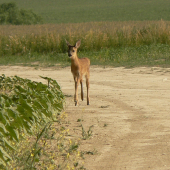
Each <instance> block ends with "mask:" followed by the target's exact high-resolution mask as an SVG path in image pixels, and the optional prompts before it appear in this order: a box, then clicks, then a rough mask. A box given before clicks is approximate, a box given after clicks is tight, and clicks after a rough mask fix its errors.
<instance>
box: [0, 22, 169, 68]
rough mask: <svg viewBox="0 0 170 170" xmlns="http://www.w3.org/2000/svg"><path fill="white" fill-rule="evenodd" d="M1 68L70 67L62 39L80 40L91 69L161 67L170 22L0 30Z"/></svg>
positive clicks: (166, 59)
mask: <svg viewBox="0 0 170 170" xmlns="http://www.w3.org/2000/svg"><path fill="white" fill-rule="evenodd" d="M0 28H1V29H0V30H1V31H0V64H1V65H10V64H12V65H14V64H17V65H20V64H22V65H33V66H35V65H37V66H39V65H41V66H55V65H56V64H57V65H58V64H60V65H62V66H67V65H70V60H69V58H68V56H67V45H66V43H65V39H67V40H68V41H69V42H70V43H71V44H73V45H74V43H75V42H76V41H77V40H78V39H81V40H82V44H81V46H80V48H79V51H78V56H79V57H89V58H90V59H91V64H92V65H111V66H126V67H132V66H153V65H156V66H164V67H168V66H169V64H170V62H169V56H170V47H169V45H170V32H169V30H170V22H168V21H163V20H161V21H150V22H146V21H143V22H141V21H136V22H135V21H133V22H94V23H80V24H45V25H36V26H9V25H7V26H0Z"/></svg>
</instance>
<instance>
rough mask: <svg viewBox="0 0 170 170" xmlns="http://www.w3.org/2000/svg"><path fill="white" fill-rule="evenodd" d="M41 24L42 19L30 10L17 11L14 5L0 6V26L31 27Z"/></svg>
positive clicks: (4, 4)
mask: <svg viewBox="0 0 170 170" xmlns="http://www.w3.org/2000/svg"><path fill="white" fill-rule="evenodd" d="M40 23H42V18H41V17H40V16H38V15H37V14H35V13H34V12H33V11H31V10H24V9H18V7H17V5H16V4H15V3H3V4H1V5H0V24H13V25H31V24H40Z"/></svg>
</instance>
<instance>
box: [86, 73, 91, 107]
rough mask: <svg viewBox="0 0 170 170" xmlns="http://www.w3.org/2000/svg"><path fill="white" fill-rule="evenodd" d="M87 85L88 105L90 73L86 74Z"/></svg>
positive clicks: (88, 102) (88, 100)
mask: <svg viewBox="0 0 170 170" xmlns="http://www.w3.org/2000/svg"><path fill="white" fill-rule="evenodd" d="M86 87H87V105H89V104H90V98H89V75H86Z"/></svg>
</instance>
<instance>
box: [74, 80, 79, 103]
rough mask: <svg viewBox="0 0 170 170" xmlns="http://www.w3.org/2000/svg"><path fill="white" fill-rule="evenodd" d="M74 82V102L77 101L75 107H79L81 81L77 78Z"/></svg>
mask: <svg viewBox="0 0 170 170" xmlns="http://www.w3.org/2000/svg"><path fill="white" fill-rule="evenodd" d="M74 81H75V95H74V101H75V106H77V105H78V102H79V100H78V85H79V83H80V79H79V78H77V77H76V78H75V79H74Z"/></svg>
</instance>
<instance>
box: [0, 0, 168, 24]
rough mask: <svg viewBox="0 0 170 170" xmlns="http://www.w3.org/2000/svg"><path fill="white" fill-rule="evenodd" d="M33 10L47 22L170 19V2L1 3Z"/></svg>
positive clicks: (66, 0)
mask: <svg viewBox="0 0 170 170" xmlns="http://www.w3.org/2000/svg"><path fill="white" fill-rule="evenodd" d="M11 1H13V2H16V3H17V5H18V6H19V7H20V8H23V9H32V10H33V11H34V12H35V13H37V14H38V15H40V16H42V17H43V18H44V22H45V23H80V22H81V23H82V22H94V21H96V22H99V21H145V20H150V21H155V20H161V19H163V20H170V10H169V6H170V1H168V0H164V1H162V0H149V1H148V0H143V1H141V0H135V1H134V0H128V1H127V0H114V1H110V0H81V1H80V0H72V1H69V0H64V1H55V0H48V1H46V0H41V3H40V1H39V0H29V1H23V0H0V3H4V2H6V3H7V2H11Z"/></svg>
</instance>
